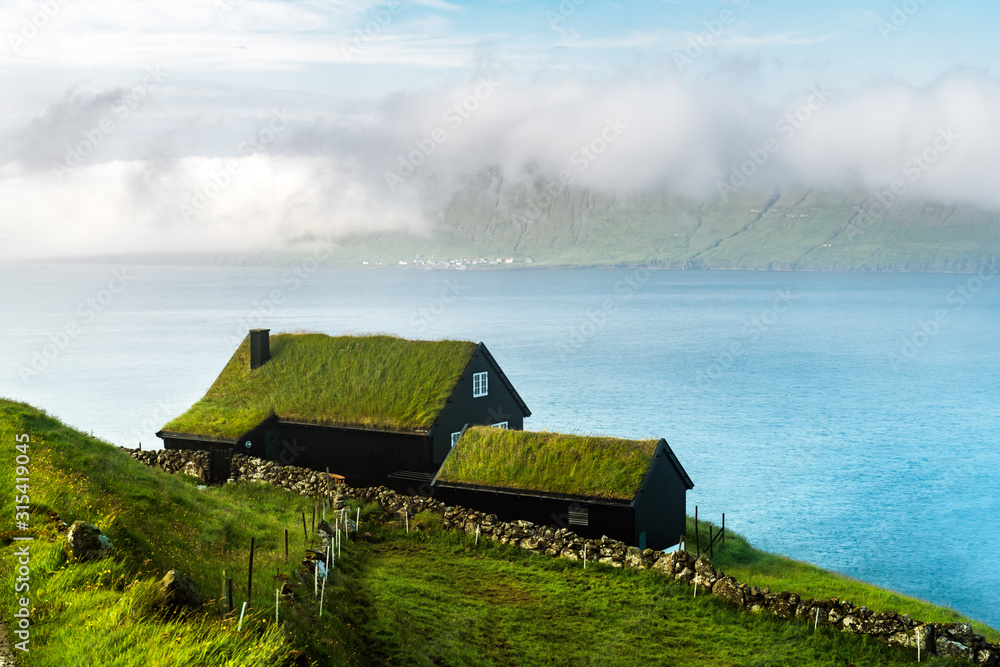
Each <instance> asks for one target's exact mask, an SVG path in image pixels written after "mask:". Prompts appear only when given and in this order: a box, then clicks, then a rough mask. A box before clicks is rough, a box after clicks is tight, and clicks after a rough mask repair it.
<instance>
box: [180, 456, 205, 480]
mask: <svg viewBox="0 0 1000 667" xmlns="http://www.w3.org/2000/svg"><path fill="white" fill-rule="evenodd" d="M181 472H182V473H183V474H185V475H191V476H192V477H197V478H198V479H200V480H201V481H203V482H207V481H208V475H206V474H205V469H204V468H202V467H201V466H200V465H198V464H197V463H195V462H194V461H188V462H187V463H185V464H184V467H183V468H181Z"/></svg>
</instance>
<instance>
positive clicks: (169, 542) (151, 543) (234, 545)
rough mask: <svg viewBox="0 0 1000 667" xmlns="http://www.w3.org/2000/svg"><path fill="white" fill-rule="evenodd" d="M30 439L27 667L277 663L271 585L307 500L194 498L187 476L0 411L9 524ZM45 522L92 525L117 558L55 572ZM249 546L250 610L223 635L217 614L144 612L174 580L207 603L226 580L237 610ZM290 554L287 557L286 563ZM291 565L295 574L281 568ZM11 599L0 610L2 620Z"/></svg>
mask: <svg viewBox="0 0 1000 667" xmlns="http://www.w3.org/2000/svg"><path fill="white" fill-rule="evenodd" d="M23 434H27V435H28V436H29V437H30V442H29V447H28V456H29V459H30V462H29V464H28V466H27V467H28V471H29V477H30V480H31V481H30V489H29V490H30V496H31V504H30V520H29V523H30V533H31V534H32V535H34V537H35V538H36V539H35V541H34V542H32V543H31V544H32V547H31V563H30V584H31V591H30V595H31V599H32V604H33V607H34V609H33V612H32V618H31V620H32V629H31V644H30V648H31V651H30V653H28V654H26V655H24V656H23V659H24V661H25V664H27V665H58V666H60V667H63V666H65V665H104V666H111V665H196V664H197V665H208V666H214V665H227V666H229V665H232V666H236V665H260V666H261V667H264V666H268V667H270V666H272V665H275V664H279V662H280V661H281V659H282V658H283V657H284V656H285V655H287V654H288V652H289V650H290V649H291V647H292V642H291V641H290V639H289V638H288V636H287V634H286V633H285V632H284V631H283V630H282V629H281V628H280V627H278V626H275V625H273V624H268V623H267V622H266V621H267V619H268V613H267V612H268V611H270V610H272V609H273V604H274V575H275V573H276V572H278V571H279V570H280V571H281V572H282V573H287V572H289V571H290V570H291V567H292V566H290V565H288V564H286V563H285V561H284V542H283V540H284V529H285V528H290V529H293V530H292V532H291V534H292V536H293V537H295V536H297V540H294V541H293V544H292V546H293V548H295V549H296V552H298V553H299V554H301V548H302V539H303V538H302V533H301V529H300V528H299V530H298V532H296V531H295V530H294V529H296V528H298V527H299V526H301V520H300V518H299V515H298V512H299V511H300V510H307V509H309V510H311V502H309V501H308V500H307V499H302V498H299V497H298V496H292V495H290V494H288V493H287V492H285V491H282V490H279V489H276V488H271V487H266V486H263V485H247V484H237V485H229V486H226V487H222V488H217V489H210V490H199V489H198V488H197V487H196V480H195V478H192V477H186V476H179V475H177V476H173V475H168V474H165V473H162V472H160V471H157V470H153V469H150V468H148V467H146V466H144V465H142V464H140V463H138V462H136V461H134V460H133V459H131V458H130V457H128V456H127V455H125V454H124V453H122V452H120V451H118V450H117V449H115V448H114V447H112V446H111V445H109V444H107V443H104V442H101V441H99V440H95V439H94V438H91V437H89V436H87V435H86V434H83V433H80V432H78V431H74V430H73V429H70V428H68V427H66V426H63V425H62V424H60V423H59V422H58V421H56V420H54V419H52V418H51V417H48V416H47V415H45V414H44V413H43V412H41V411H39V410H36V409H34V408H31V407H29V406H27V405H24V404H20V403H13V402H10V401H6V400H0V448H2V449H0V484H3V488H4V490H5V491H4V493H3V495H2V498H3V505H2V507H3V510H2V511H3V512H4V516H6V517H13V515H14V508H13V501H14V495H13V490H14V478H15V473H16V472H17V471H16V467H15V465H14V464H15V461H16V459H15V456H16V455H17V454H18V452H16V451H15V449H14V447H15V437H18V436H21V435H23ZM56 517H60V518H62V520H63V521H65V522H66V523H72V522H73V521H75V520H77V519H81V520H84V521H87V522H90V523H94V524H95V525H97V526H98V527H99V528H100V529H101V530H102V531H103V532H104V533H105V534H106V535H107V536H108V537H109V538H110V540H111V542H112V543H113V545H114V546H115V548H116V557H115V559H113V560H107V559H106V560H103V561H99V562H95V563H68V562H67V559H66V556H65V554H64V552H63V550H62V545H63V543H64V541H65V540H64V536H63V535H60V534H59V533H58V532H57V530H56ZM3 528H4V530H3V531H2V532H0V555H2V558H3V560H2V563H3V570H2V572H0V581H2V586H3V588H4V590H8V591H9V590H12V589H13V584H14V582H13V577H14V569H13V562H14V561H13V558H12V554H13V552H14V550H15V548H16V546H17V544H16V543H13V542H12V541H11V538H12V537H13V535H14V534H17V535H22V534H24V533H23V531H16V533H15V531H12V530H11V524H10V522H9V519H8V520H6V521H5V523H4V526H3ZM251 537H256V548H257V551H256V554H255V559H254V563H255V571H256V572H257V574H256V575H255V587H254V591H253V594H254V600H253V604H252V606H253V607H254V608H255V609H256V611H255V612H254V613H253V614H252V615H251V617H250V619H249V620H248V621H247V622H245V623H244V628H243V632H241V633H237V632H235V624H236V621H235V620H234V619H232V618H230V619H227V620H225V621H223V620H221V618H220V616H221V608H220V607H216V608H214V609H209V610H207V611H206V612H205V613H203V614H196V615H195V616H194V617H193V619H191V620H186V621H185V620H181V619H179V618H178V617H176V616H173V615H169V614H167V615H164V614H160V613H157V612H156V610H155V608H154V606H153V603H154V598H155V590H156V582H157V581H158V580H159V579H160V578H161V577H162V576H163V575H164V574H165V573H166V572H167V571H168V570H170V569H173V568H177V569H179V570H181V571H182V572H184V573H185V574H187V575H188V576H190V577H192V578H193V579H194V580H195V581H196V582H197V583H198V584H199V586H200V587H201V590H202V591H203V593H205V595H206V597H207V598H212V597H218V594H217V591H221V582H222V573H223V570H224V569H227V570H228V571H229V573H230V576H232V577H233V578H234V580H235V584H236V596H235V597H236V603H237V605H238V606H239V605H240V604H242V601H243V600H245V599H246V582H247V557H248V551H249V545H250V538H251ZM293 553H295V552H293ZM293 565H294V561H293ZM14 604H15V603H14V596H13V595H5V596H3V598H2V599H0V609H2V612H3V616H4V618H5V619H10V618H11V614H12V613H13V610H14Z"/></svg>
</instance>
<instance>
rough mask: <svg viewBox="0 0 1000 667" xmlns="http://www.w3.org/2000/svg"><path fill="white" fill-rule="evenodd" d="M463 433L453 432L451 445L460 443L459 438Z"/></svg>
mask: <svg viewBox="0 0 1000 667" xmlns="http://www.w3.org/2000/svg"><path fill="white" fill-rule="evenodd" d="M461 435H462V432H461V431H455V432H454V433H452V434H451V446H452V447H454V446H455V445H457V444H458V438H459V436H461Z"/></svg>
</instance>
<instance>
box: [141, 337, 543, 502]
mask: <svg viewBox="0 0 1000 667" xmlns="http://www.w3.org/2000/svg"><path fill="white" fill-rule="evenodd" d="M529 415H531V412H530V411H529V410H528V407H527V406H526V405H525V404H524V401H522V400H521V397H520V396H518V394H517V391H516V390H515V389H514V387H513V385H511V383H510V381H509V380H508V379H507V376H506V375H504V372H503V371H502V370H501V369H500V366H499V365H498V364H497V363H496V361H495V360H494V359H493V356H492V355H491V354H490V352H489V350H487V349H486V346H485V345H483V344H482V343H479V344H476V343H471V342H467V341H453V340H441V341H418V340H404V339H402V338H395V337H392V336H327V335H325V334H319V333H299V334H276V335H274V336H270V335H269V332H268V330H267V329H257V330H253V331H251V332H250V335H249V336H248V337H247V338H246V339H244V340H243V342H242V344H241V345H240V346H239V348H238V349H237V350H236V352H235V353H234V354H233V356H232V358H231V359H230V360H229V363H228V364H226V367H225V368H224V369H223V370H222V373H221V374H220V375H219V377H218V378H217V379H216V381H215V383H214V384H213V385H212V386H211V388H210V389H209V390H208V393H207V394H205V396H204V398H202V399H201V400H200V401H198V402H197V403H195V404H194V405H193V406H191V408H190V409H189V410H188V411H187V412H185V413H184V414H182V415H180V416H179V417H177V418H176V419H174V420H173V421H171V422H170V423H168V424H166V425H165V426H164V427H163V429H162V430H161V431H159V432H158V433H157V435H158V436H159V437H160V438H162V439H163V442H164V446H165V447H166V448H167V449H231V450H232V451H236V452H239V453H244V454H249V455H251V456H257V457H260V458H266V459H269V460H272V461H277V462H278V463H281V464H282V465H296V466H302V467H306V468H313V469H315V470H325V469H326V468H329V470H330V472H332V473H337V474H340V475H344V476H345V477H346V478H347V481H348V483H350V484H352V485H357V486H360V485H376V484H392V485H393V486H396V487H397V488H400V489H401V490H406V489H407V488H408V487H414V488H415V487H416V486H419V484H420V482H429V481H430V480H431V478H432V476H433V474H434V472H435V471H436V470H437V469H438V467H439V466H440V464H441V462H442V461H444V459H445V457H446V456H447V454H448V452H449V450H450V449H451V447H452V444H453V443H454V442H455V441H457V439H458V436H459V433H460V432H461V430H462V428H463V427H464V426H465V425H466V424H489V425H492V426H498V427H500V428H509V429H521V428H523V427H524V418H525V417H528V416H529ZM497 430H499V429H497ZM390 475H394V479H395V480H396V481H395V482H393V481H391V479H390V478H389V476H390ZM401 479H403V480H409V482H410V484H409V485H406V484H403V483H402V482H400V481H399V480H401Z"/></svg>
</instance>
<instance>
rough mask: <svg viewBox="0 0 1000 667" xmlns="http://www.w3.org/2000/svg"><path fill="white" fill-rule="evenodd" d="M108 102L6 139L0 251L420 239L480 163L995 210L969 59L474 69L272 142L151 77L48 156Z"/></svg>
mask: <svg viewBox="0 0 1000 667" xmlns="http://www.w3.org/2000/svg"><path fill="white" fill-rule="evenodd" d="M120 96H121V91H117V90H112V91H96V92H93V93H81V92H78V91H74V92H71V93H69V94H67V95H66V96H65V97H64V98H63V99H61V100H58V101H56V102H54V103H52V104H51V105H50V107H49V108H48V109H47V110H46V111H44V112H43V113H40V114H38V115H37V116H36V117H35V118H34V119H32V120H31V121H30V122H29V123H28V124H27V125H26V126H24V127H21V128H18V129H17V130H15V131H14V132H13V133H11V135H10V136H9V137H7V138H6V139H5V141H4V142H3V145H4V146H5V147H6V148H5V149H4V150H5V152H4V153H0V201H3V203H4V209H5V215H4V218H5V222H4V223H0V224H2V225H6V227H5V228H2V229H0V233H5V234H7V238H6V239H5V240H4V242H3V243H0V256H5V257H11V256H21V257H24V256H54V255H66V254H105V253H109V252H142V251H178V252H190V251H217V252H218V251H239V252H247V251H254V250H261V249H266V248H273V247H276V246H281V245H283V244H287V243H290V242H294V241H295V240H296V239H300V238H306V237H309V236H316V235H323V236H333V237H337V236H343V235H345V234H350V233H356V232H366V231H374V230H401V229H405V230H409V231H412V232H414V233H418V234H425V233H427V232H428V230H429V229H431V227H432V223H431V222H430V220H433V219H434V213H435V211H437V210H439V209H440V207H441V206H443V205H444V204H445V203H446V202H447V201H448V199H449V197H450V196H451V195H452V194H453V193H454V192H456V191H457V189H458V188H459V187H460V186H461V184H462V183H463V182H464V181H465V180H466V179H467V178H468V177H469V176H470V175H472V174H475V173H479V172H481V171H482V170H484V169H489V168H500V170H501V171H502V173H503V174H504V178H505V179H506V180H507V181H508V182H509V181H516V180H527V179H529V178H536V177H539V176H541V177H545V178H554V179H557V178H560V177H562V178H563V179H565V180H568V181H569V182H571V183H572V185H573V186H578V187H586V188H596V189H601V190H608V191H617V192H623V193H624V192H634V191H637V190H644V189H651V188H663V189H666V190H668V191H671V192H674V193H678V194H682V195H686V196H690V197H695V198H717V197H720V196H729V195H731V194H732V191H733V190H737V191H738V190H742V189H749V190H771V189H775V188H782V187H790V186H807V187H815V188H820V189H828V190H846V189H856V188H861V189H863V190H868V191H872V190H877V189H884V188H888V187H889V186H890V184H891V183H892V182H893V181H895V180H903V181H905V182H906V183H907V194H908V196H914V197H922V198H927V199H934V200H939V201H944V202H948V203H962V204H969V205H974V206H980V207H985V208H1000V190H998V189H997V188H996V187H995V174H996V173H998V171H1000V129H998V128H997V124H996V120H995V119H996V118H998V117H1000V84H998V82H997V81H996V80H995V79H993V78H990V77H987V76H984V75H979V74H975V73H969V72H953V73H951V74H949V75H947V76H945V77H943V78H941V79H939V80H937V81H936V82H934V83H932V84H931V85H928V86H926V87H923V88H915V87H913V86H909V85H906V84H902V83H898V82H881V83H874V84H871V85H870V86H868V87H866V88H864V89H862V90H860V91H858V92H854V93H851V94H844V93H842V92H840V91H837V90H827V89H826V88H823V87H822V86H817V87H814V88H813V89H811V90H803V91H800V92H799V93H797V94H794V95H790V96H789V97H788V98H787V99H784V100H781V101H780V102H774V101H768V102H763V101H760V100H757V99H753V98H750V97H748V96H746V95H740V94H736V93H731V92H730V93H727V92H725V91H720V90H719V89H718V88H717V87H711V86H701V85H698V84H694V83H691V82H689V81H686V80H684V79H682V78H679V77H672V76H664V77H662V78H659V79H657V80H649V79H644V80H637V79H634V78H626V77H622V78H619V79H615V80H605V81H600V82H595V81H593V80H588V79H583V78H574V77H566V78H561V79H551V78H550V79H542V78H540V79H538V80H536V81H535V82H532V83H529V84H520V83H515V82H512V81H510V80H507V79H505V78H504V77H503V76H497V75H485V74H484V75H483V76H477V77H476V78H475V79H474V80H471V81H469V82H467V83H465V84H463V85H457V86H451V87H448V88H444V89H440V90H427V91H420V92H413V93H405V94H404V93H401V94H396V95H392V96H389V97H387V98H384V99H382V100H380V101H377V102H375V103H365V104H364V105H363V106H362V105H361V102H360V101H354V102H351V103H349V104H342V105H341V108H340V109H339V110H337V111H336V112H332V111H328V110H322V109H320V110H317V105H316V104H315V103H313V104H312V106H311V107H310V108H308V109H305V108H303V109H299V108H293V107H289V108H288V109H287V110H286V111H285V113H286V114H287V115H288V116H289V117H290V118H291V120H290V121H288V123H287V126H283V127H282V128H281V130H280V131H279V132H274V131H272V135H273V136H271V137H270V138H268V134H267V132H268V127H269V123H272V120H271V119H272V116H273V115H274V114H275V113H280V110H279V111H275V110H271V109H259V110H254V111H248V110H247V109H241V110H240V113H239V116H238V117H237V116H236V115H234V114H230V115H228V116H227V115H226V114H225V112H223V111H220V112H219V113H218V115H216V116H213V117H212V118H211V119H207V118H201V117H197V118H193V117H190V116H184V115H183V113H182V112H179V111H176V109H178V108H181V107H182V106H183V108H190V107H189V106H184V105H176V106H175V105H174V102H175V101H176V100H177V99H180V98H181V97H182V93H181V92H180V91H179V89H178V88H171V87H169V86H165V87H164V88H163V89H162V90H157V91H156V107H155V108H156V109H157V112H156V114H152V113H148V112H147V111H146V110H144V109H139V110H137V111H136V115H135V117H133V118H132V119H131V120H130V121H129V123H127V124H126V123H122V127H121V131H120V132H119V133H118V134H117V135H116V136H115V138H114V139H115V141H111V139H109V141H108V143H107V145H106V146H101V147H98V148H97V149H95V150H94V151H92V152H91V154H89V155H88V156H86V159H83V160H81V161H80V164H78V165H77V166H75V167H73V168H71V169H67V170H61V169H59V168H58V167H57V165H58V164H64V163H65V162H66V155H67V154H68V153H69V152H72V150H73V149H74V147H75V146H77V145H78V144H80V143H81V142H83V141H85V133H86V132H87V131H88V130H90V129H91V128H93V127H95V126H97V125H96V123H99V121H100V118H101V114H102V113H104V110H106V109H107V108H109V105H112V104H113V103H114V101H115V100H116V99H118V98H120ZM185 99H186V100H187V102H188V103H189V99H187V98H185ZM172 110H174V111H173V112H172ZM117 129H118V128H117V127H116V130H117ZM942 133H944V134H946V135H947V136H948V137H950V143H948V145H947V148H946V149H945V150H941V148H942V146H943V144H942V140H941V139H940V137H941V136H942ZM252 138H256V139H257V140H258V142H259V145H258V146H257V147H256V148H254V147H253V146H250V145H248V143H247V142H248V139H252ZM265 139H267V140H266V141H265ZM251 144H252V142H251ZM935 146H937V148H935ZM915 161H916V162H915ZM915 169H916V170H917V171H914V170H915ZM916 173H919V177H917V178H914V174H916ZM199 197H200V199H199Z"/></svg>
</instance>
